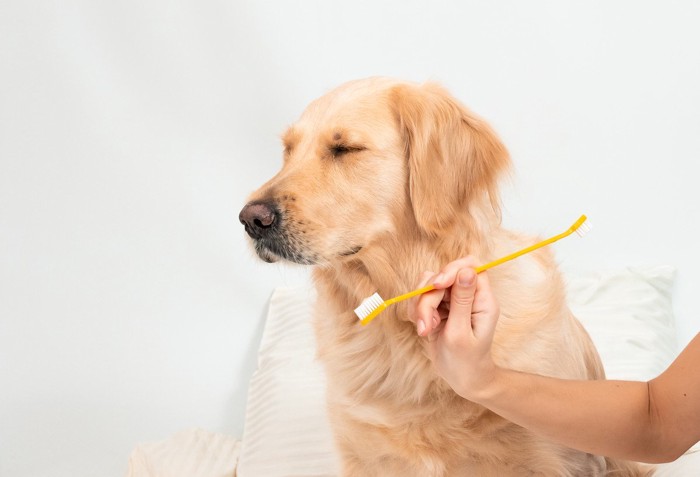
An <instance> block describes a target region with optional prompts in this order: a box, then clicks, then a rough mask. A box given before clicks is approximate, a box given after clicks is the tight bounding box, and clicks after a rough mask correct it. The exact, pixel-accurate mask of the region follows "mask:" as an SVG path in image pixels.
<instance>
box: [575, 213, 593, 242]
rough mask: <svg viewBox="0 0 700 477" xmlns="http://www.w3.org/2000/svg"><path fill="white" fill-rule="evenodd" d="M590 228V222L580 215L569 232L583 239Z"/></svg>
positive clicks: (591, 226)
mask: <svg viewBox="0 0 700 477" xmlns="http://www.w3.org/2000/svg"><path fill="white" fill-rule="evenodd" d="M591 228H593V225H592V224H591V221H590V220H588V217H586V216H585V215H582V216H581V217H579V219H578V220H577V221H576V222H574V225H572V226H571V229H570V230H571V231H572V232H576V233H577V234H578V235H579V237H583V236H584V235H586V234H587V233H588V232H590V230H591Z"/></svg>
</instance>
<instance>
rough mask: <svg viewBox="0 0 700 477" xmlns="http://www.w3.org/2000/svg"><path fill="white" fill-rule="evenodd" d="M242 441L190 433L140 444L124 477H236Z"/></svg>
mask: <svg viewBox="0 0 700 477" xmlns="http://www.w3.org/2000/svg"><path fill="white" fill-rule="evenodd" d="M239 449H240V441H238V440H236V439H234V438H232V437H229V436H225V435H223V434H217V433H213V432H208V431H205V430H202V429H191V430H186V431H181V432H178V433H177V434H175V435H173V436H171V437H170V438H168V439H165V440H162V441H158V442H150V443H147V444H141V445H139V446H137V447H136V448H135V449H134V450H133V451H132V453H131V456H130V457H129V468H128V470H127V472H126V476H125V477H235V475H236V465H237V463H238V452H239Z"/></svg>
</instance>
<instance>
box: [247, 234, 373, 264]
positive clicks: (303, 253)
mask: <svg viewBox="0 0 700 477" xmlns="http://www.w3.org/2000/svg"><path fill="white" fill-rule="evenodd" d="M254 247H255V253H256V254H257V255H258V257H259V258H260V259H261V260H262V261H264V262H267V263H276V262H279V261H280V260H284V261H286V262H290V263H294V264H297V265H324V264H329V263H332V262H334V261H343V260H345V259H347V258H350V257H354V256H355V255H357V254H358V253H359V252H360V250H362V246H359V245H358V246H355V247H351V248H348V249H346V250H343V251H340V252H338V253H331V254H330V255H331V256H332V258H328V257H326V256H325V254H320V253H316V252H312V251H307V250H297V249H295V248H293V247H290V246H285V245H280V244H278V243H266V242H265V241H261V240H257V241H255V242H254Z"/></svg>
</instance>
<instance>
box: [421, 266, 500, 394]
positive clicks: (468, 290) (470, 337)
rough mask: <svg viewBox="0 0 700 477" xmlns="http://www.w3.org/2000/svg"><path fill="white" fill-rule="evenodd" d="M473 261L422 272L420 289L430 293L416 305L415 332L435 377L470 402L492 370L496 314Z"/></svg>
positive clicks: (485, 278) (494, 303)
mask: <svg viewBox="0 0 700 477" xmlns="http://www.w3.org/2000/svg"><path fill="white" fill-rule="evenodd" d="M476 266H477V263H476V260H475V259H474V257H471V256H469V257H465V258H461V259H459V260H455V261H454V262H451V263H449V264H447V265H446V266H445V267H444V268H443V269H442V270H441V271H440V273H439V274H437V275H436V274H434V273H432V272H425V273H424V274H423V276H422V283H421V285H420V286H425V285H427V284H428V283H433V285H434V286H435V290H433V291H430V292H428V293H424V294H423V295H421V296H420V297H419V299H418V301H417V304H416V314H415V317H416V329H417V331H418V335H419V336H423V337H425V338H427V340H428V352H429V356H430V359H431V360H432V362H433V364H434V366H435V368H436V370H437V372H438V374H439V375H440V376H441V377H442V378H443V379H445V381H447V383H448V384H449V385H450V386H451V387H452V389H454V390H455V392H457V393H458V394H459V395H461V396H462V397H464V398H466V399H470V400H475V398H477V397H478V395H479V393H480V392H482V391H483V390H484V389H485V388H486V387H487V385H488V384H489V382H490V381H491V380H492V379H493V377H494V375H495V372H496V365H495V364H494V362H493V359H492V358H491V343H492V341H493V334H494V330H495V328H496V322H497V321H498V316H499V313H500V309H499V305H498V302H497V301H496V298H495V297H494V295H493V293H492V291H491V286H490V284H489V279H488V275H487V273H486V272H482V273H480V274H477V273H476V272H475V271H474V267H476Z"/></svg>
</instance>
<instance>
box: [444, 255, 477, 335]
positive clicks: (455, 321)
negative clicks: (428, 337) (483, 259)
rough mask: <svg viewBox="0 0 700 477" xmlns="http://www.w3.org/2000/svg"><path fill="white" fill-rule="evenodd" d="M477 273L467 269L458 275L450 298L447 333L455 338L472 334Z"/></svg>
mask: <svg viewBox="0 0 700 477" xmlns="http://www.w3.org/2000/svg"><path fill="white" fill-rule="evenodd" d="M476 281H477V277H476V272H475V271H474V269H473V268H470V267H467V268H463V269H461V270H460V271H459V272H458V273H457V279H456V280H455V282H454V285H452V289H451V297H450V317H449V319H448V320H447V324H446V325H445V326H446V329H445V332H446V333H450V334H451V335H453V336H460V335H466V334H468V335H470V336H471V334H472V308H473V306H474V295H475V292H476Z"/></svg>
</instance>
